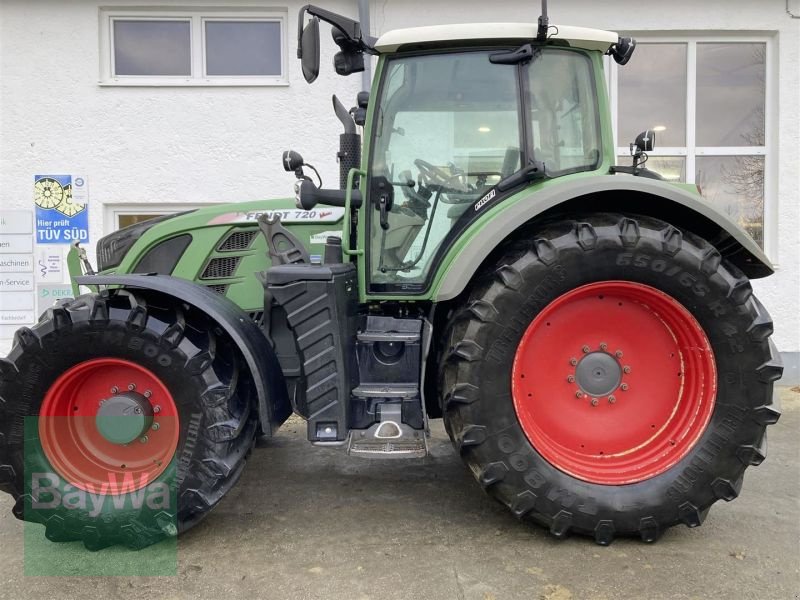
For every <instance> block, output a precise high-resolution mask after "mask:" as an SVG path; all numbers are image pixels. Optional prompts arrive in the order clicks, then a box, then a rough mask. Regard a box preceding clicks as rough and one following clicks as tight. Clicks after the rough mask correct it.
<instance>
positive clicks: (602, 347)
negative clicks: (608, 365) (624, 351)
mask: <svg viewBox="0 0 800 600" xmlns="http://www.w3.org/2000/svg"><path fill="white" fill-rule="evenodd" d="M600 350H604V351H605V350H608V344H606V343H605V342H602V343H601V344H600Z"/></svg>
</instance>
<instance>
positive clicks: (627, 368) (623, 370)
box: [622, 365, 631, 373]
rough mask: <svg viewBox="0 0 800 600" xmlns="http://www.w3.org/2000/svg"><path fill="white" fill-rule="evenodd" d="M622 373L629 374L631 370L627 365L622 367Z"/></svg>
mask: <svg viewBox="0 0 800 600" xmlns="http://www.w3.org/2000/svg"><path fill="white" fill-rule="evenodd" d="M622 372H623V373H630V372H631V368H630V367H629V366H628V365H625V366H624V367H622Z"/></svg>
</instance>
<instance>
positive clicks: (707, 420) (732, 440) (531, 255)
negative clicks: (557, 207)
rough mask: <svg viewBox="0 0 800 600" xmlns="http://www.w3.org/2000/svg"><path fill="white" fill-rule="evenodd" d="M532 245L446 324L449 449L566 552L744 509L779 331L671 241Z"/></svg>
mask: <svg viewBox="0 0 800 600" xmlns="http://www.w3.org/2000/svg"><path fill="white" fill-rule="evenodd" d="M529 233H530V236H529V237H528V240H530V241H525V242H516V243H511V244H509V245H507V246H506V247H505V248H503V249H502V250H501V251H500V252H499V253H498V256H497V257H496V262H494V263H493V264H492V266H490V267H488V268H487V269H486V271H485V272H484V273H482V275H481V276H479V277H478V278H477V280H476V281H475V284H474V286H473V289H471V290H470V292H469V297H468V299H467V300H466V301H465V302H464V304H463V306H462V307H460V309H458V310H456V311H455V312H454V314H453V315H452V318H451V320H450V324H449V329H448V339H447V347H446V348H445V350H444V355H443V356H442V360H441V362H440V365H441V367H440V368H441V373H440V383H441V391H442V398H443V403H444V419H445V426H446V428H447V430H448V433H449V434H450V436H451V438H452V440H453V442H454V444H455V446H456V447H457V449H458V450H459V451H460V452H461V454H462V456H463V458H464V460H465V462H466V463H467V465H468V466H469V467H470V469H471V470H472V472H473V473H474V474H475V476H476V478H477V479H478V481H479V482H480V483H481V484H482V485H483V486H484V488H486V489H487V491H489V492H490V493H491V494H492V495H493V496H495V497H496V498H497V499H498V500H500V501H501V502H503V503H504V504H506V505H507V506H509V507H510V508H511V510H512V511H513V512H514V514H515V515H516V516H518V517H519V518H526V519H531V520H533V521H536V522H539V523H541V524H544V525H546V526H547V527H549V529H550V531H551V532H552V533H553V534H554V535H556V536H558V537H561V536H564V535H566V534H567V533H568V532H569V531H575V532H579V533H583V534H587V535H592V536H594V538H595V540H596V541H597V542H598V543H601V544H608V543H610V542H611V541H612V539H613V538H614V536H616V535H638V536H641V538H642V539H643V540H644V541H654V540H655V539H656V538H657V537H658V536H659V534H660V533H661V532H663V531H664V529H666V528H668V527H670V526H672V525H675V524H677V523H681V522H682V523H685V524H687V525H689V526H690V527H695V526H698V525H700V524H701V523H702V521H703V519H704V518H705V515H706V513H707V511H708V509H709V507H710V506H711V505H712V504H713V503H714V502H715V501H716V500H719V499H724V500H732V499H733V498H735V497H736V496H737V495H738V494H739V491H740V489H741V486H742V480H743V476H744V471H745V469H746V468H747V467H748V466H750V465H757V464H759V463H760V462H761V461H762V460H763V459H764V457H765V453H766V434H765V428H766V426H767V425H769V424H772V423H775V422H776V421H777V419H778V417H779V414H780V413H779V411H778V410H777V408H776V407H774V406H773V405H772V385H773V382H774V381H775V380H776V379H778V378H779V377H780V375H781V372H782V369H781V366H780V361H779V359H778V357H777V352H776V350H775V347H774V345H773V344H772V342H771V341H770V339H769V336H770V335H771V333H772V322H771V320H770V318H769V315H768V314H767V312H766V310H765V309H764V307H763V306H762V305H761V304H760V303H759V302H758V300H757V299H756V298H755V297H754V296H753V295H752V290H751V287H750V284H749V282H748V280H747V278H746V277H744V276H743V275H742V274H741V273H740V272H739V271H738V270H737V269H736V268H735V267H734V266H732V265H730V264H729V263H727V262H726V261H724V260H723V259H722V258H721V256H720V254H719V252H717V251H716V250H715V249H714V248H713V247H712V246H711V245H710V244H708V243H707V242H706V241H704V240H702V239H700V238H698V237H696V236H694V235H691V234H689V233H687V232H683V231H681V230H679V229H677V228H675V227H673V226H671V225H669V224H667V223H664V222H661V221H657V220H654V219H650V218H645V217H636V218H631V217H625V216H618V215H611V214H596V215H591V216H587V218H585V219H581V220H574V221H561V222H556V223H552V224H549V225H545V226H541V227H539V228H538V229H535V230H532V231H530V232H529Z"/></svg>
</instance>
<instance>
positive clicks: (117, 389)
mask: <svg viewBox="0 0 800 600" xmlns="http://www.w3.org/2000/svg"><path fill="white" fill-rule="evenodd" d="M118 391H119V388H118V387H117V386H114V387H112V388H111V393H112V394H116V393H117V392H118Z"/></svg>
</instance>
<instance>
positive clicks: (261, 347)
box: [75, 275, 292, 436]
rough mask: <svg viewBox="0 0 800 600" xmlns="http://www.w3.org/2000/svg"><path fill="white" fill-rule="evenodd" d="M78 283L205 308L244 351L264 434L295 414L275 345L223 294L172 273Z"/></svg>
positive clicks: (94, 277) (93, 277)
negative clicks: (157, 295) (156, 295)
mask: <svg viewBox="0 0 800 600" xmlns="http://www.w3.org/2000/svg"><path fill="white" fill-rule="evenodd" d="M75 283H77V284H78V285H87V286H100V285H105V286H109V285H112V286H121V287H126V288H138V289H144V290H151V291H154V292H158V293H160V294H163V295H166V296H170V297H172V298H174V299H175V300H176V301H177V302H181V303H186V304H189V305H191V306H193V307H195V308H196V309H198V310H200V311H202V312H203V313H205V314H206V315H207V316H208V317H209V318H210V319H212V320H213V321H214V322H215V323H217V324H218V325H219V326H220V327H221V328H222V329H223V330H224V331H225V332H226V333H227V334H228V336H229V337H230V338H231V340H233V342H234V343H235V344H236V346H237V347H238V348H239V351H240V352H241V353H242V356H243V357H244V360H245V362H246V363H247V366H248V367H249V369H250V373H251V375H252V378H253V387H254V388H255V390H256V394H257V396H258V415H259V420H260V422H261V429H262V431H263V433H264V435H267V436H270V435H272V434H273V433H274V432H275V431H276V430H277V429H278V427H280V425H281V424H282V423H283V422H284V421H285V420H286V419H287V418H288V417H289V415H290V414H291V413H292V408H291V404H290V402H289V396H288V393H287V390H286V382H285V380H284V378H283V372H282V371H281V367H280V364H278V359H277V357H276V356H275V352H274V350H273V349H272V346H270V344H269V341H268V340H267V338H266V336H264V334H263V333H262V332H261V330H260V329H259V327H258V325H256V324H255V323H254V322H253V321H252V320H251V319H250V318H249V317H248V316H247V313H245V312H244V311H243V310H242V309H241V308H239V307H238V306H237V305H236V304H234V303H233V302H231V301H230V300H228V299H227V298H225V297H224V296H220V295H219V294H217V293H216V292H212V291H211V290H209V289H208V288H207V287H204V286H202V285H197V284H194V283H192V282H190V281H186V280H184V279H178V278H177V277H170V276H169V275H85V276H82V277H75Z"/></svg>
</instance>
